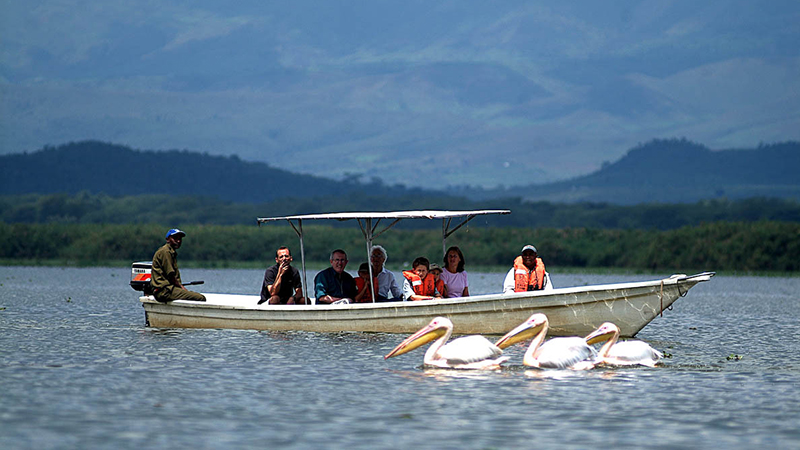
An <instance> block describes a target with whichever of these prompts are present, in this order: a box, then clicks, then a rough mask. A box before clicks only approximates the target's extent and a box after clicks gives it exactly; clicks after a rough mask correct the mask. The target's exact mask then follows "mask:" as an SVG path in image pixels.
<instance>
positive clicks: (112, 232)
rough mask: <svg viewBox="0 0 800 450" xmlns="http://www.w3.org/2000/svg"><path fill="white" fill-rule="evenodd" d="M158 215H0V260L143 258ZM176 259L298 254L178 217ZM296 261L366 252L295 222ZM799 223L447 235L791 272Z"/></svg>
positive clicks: (586, 253)
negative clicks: (128, 219) (7, 219)
mask: <svg viewBox="0 0 800 450" xmlns="http://www.w3.org/2000/svg"><path fill="white" fill-rule="evenodd" d="M167 228H169V227H167V226H163V225H158V224H146V223H143V224H76V223H45V224H39V223H34V224H23V223H4V222H0V260H2V261H3V263H5V264H45V263H48V262H57V263H59V264H75V265H117V264H128V263H130V262H132V261H142V260H150V259H151V258H152V255H153V253H154V252H155V250H156V249H157V248H158V247H159V246H161V245H163V243H164V233H165V231H166V229H167ZM182 229H184V231H186V232H187V233H188V236H187V237H186V238H185V240H184V245H183V247H181V249H180V251H179V254H180V259H181V262H182V264H190V265H195V266H200V267H220V266H223V267H224V266H227V265H235V264H237V263H248V264H250V265H253V266H266V265H268V264H274V255H275V250H276V249H277V248H278V247H280V246H283V245H287V246H289V247H290V248H291V249H292V251H293V253H294V254H295V256H296V257H297V259H298V260H299V244H298V238H297V235H296V234H295V232H294V230H293V229H292V228H291V227H289V226H288V225H280V224H267V225H264V226H261V227H256V226H244V225H204V224H197V225H187V226H185V227H182ZM304 230H305V241H304V244H305V249H306V260H307V261H308V262H309V263H311V264H315V265H317V266H323V265H326V264H327V261H328V257H329V254H330V252H331V251H332V250H333V249H336V248H342V249H344V250H345V251H347V253H348V255H349V257H350V260H351V266H349V268H350V269H352V270H355V268H357V267H358V264H360V263H361V262H364V261H366V248H365V244H364V240H363V237H362V235H361V231H360V230H359V229H358V227H357V226H356V225H355V224H354V223H350V226H349V227H346V228H337V227H331V226H326V225H310V226H305V225H304ZM799 238H800V223H796V222H795V223H791V222H775V221H758V222H714V223H704V224H700V225H696V226H686V227H680V228H676V229H673V230H664V231H660V230H655V229H646V230H645V229H627V230H625V229H602V228H588V227H575V228H569V227H567V228H552V227H542V228H528V227H525V228H523V227H503V228H500V227H485V226H473V225H468V226H466V227H464V228H462V229H461V230H459V231H458V232H457V233H456V234H454V235H453V236H452V237H451V238H449V239H448V242H447V243H448V246H449V245H458V246H460V247H461V248H462V250H463V251H464V253H465V258H466V262H467V269H468V270H470V269H472V270H476V269H477V268H492V267H494V268H496V267H508V266H510V265H511V262H512V260H513V259H514V257H515V256H516V255H517V254H518V253H519V250H520V248H521V247H522V246H523V245H525V244H529V243H530V244H534V245H535V246H536V247H537V248H538V249H539V253H540V256H541V257H542V258H543V259H544V261H545V263H546V264H547V265H548V267H551V268H552V267H562V268H566V267H573V268H622V269H633V270H651V271H657V272H695V271H705V270H709V271H734V272H739V273H747V272H768V271H774V272H796V271H798V269H800V239H799ZM375 243H376V244H381V245H383V246H384V247H385V248H386V249H387V251H388V253H389V261H388V263H387V266H388V267H389V268H392V269H395V270H396V269H401V268H404V267H407V266H408V264H409V262H410V261H412V260H413V259H414V258H415V257H417V256H427V257H428V258H430V259H431V260H432V261H434V262H438V261H441V256H442V244H441V231H440V230H419V229H417V230H415V229H392V230H391V231H389V232H387V233H385V234H383V235H381V236H380V238H379V239H378V240H377V241H376V242H375Z"/></svg>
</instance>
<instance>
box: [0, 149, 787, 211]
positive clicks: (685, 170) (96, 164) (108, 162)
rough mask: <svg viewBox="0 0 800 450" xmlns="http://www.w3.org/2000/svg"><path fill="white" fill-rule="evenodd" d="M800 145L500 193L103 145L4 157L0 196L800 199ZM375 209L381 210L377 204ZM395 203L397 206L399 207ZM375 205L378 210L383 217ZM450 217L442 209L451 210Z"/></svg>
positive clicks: (650, 153) (613, 168) (640, 152)
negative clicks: (389, 182) (318, 173)
mask: <svg viewBox="0 0 800 450" xmlns="http://www.w3.org/2000/svg"><path fill="white" fill-rule="evenodd" d="M798 173H800V143H798V142H786V143H779V144H771V145H762V146H759V147H758V148H756V149H751V150H719V151H712V150H709V149H708V148H706V147H705V146H703V145H700V144H697V143H693V142H691V141H688V140H686V139H668V140H653V141H650V142H648V143H646V144H642V145H640V146H638V147H636V148H633V149H631V150H630V151H629V152H628V153H627V154H626V155H625V156H624V157H623V158H621V159H620V160H619V161H616V162H614V163H609V164H606V165H604V166H603V168H602V169H600V170H598V171H597V172H594V173H592V174H589V175H586V176H583V177H578V178H574V179H572V180H568V181H564V182H558V183H550V184H543V185H528V186H515V187H509V188H504V189H494V190H482V189H472V188H457V189H449V190H447V191H446V192H443V191H437V190H433V189H423V188H422V187H419V186H425V185H427V183H426V182H424V179H423V178H419V179H413V180H409V183H410V185H412V186H414V187H413V188H408V187H405V186H402V185H393V186H388V185H385V184H384V183H383V182H382V181H381V180H380V179H378V178H371V179H369V180H361V179H360V177H359V176H357V175H353V176H351V177H350V178H349V179H347V180H344V181H337V180H332V179H328V178H322V177H317V176H312V175H303V174H297V173H292V172H289V171H286V170H282V169H278V168H275V167H272V166H270V165H268V164H264V163H258V162H246V161H242V160H240V159H239V158H238V157H236V156H230V157H224V156H212V155H208V154H204V153H196V152H189V151H186V150H182V151H178V150H170V151H143V150H133V149H131V148H129V147H125V146H122V145H115V144H109V143H103V142H97V141H85V142H77V143H69V144H66V145H61V146H59V147H46V148H44V149H42V150H39V151H36V152H33V153H23V154H12V155H4V156H0V194H3V195H9V194H26V193H37V194H51V193H66V194H75V193H78V192H81V191H86V192H90V193H105V194H108V195H111V196H125V195H137V194H172V195H201V196H208V197H216V198H219V199H222V200H226V201H231V202H240V203H261V202H270V201H274V200H276V199H283V198H290V197H291V198H309V197H339V200H342V201H345V203H346V199H347V198H348V196H350V197H351V198H355V194H356V193H357V194H359V196H361V197H363V196H365V195H367V196H369V197H370V198H376V199H379V198H381V197H383V198H386V197H403V198H404V200H402V201H401V202H399V203H400V204H402V203H403V202H405V201H406V200H405V199H407V198H414V199H417V200H418V199H419V198H422V197H429V198H431V204H433V203H432V202H433V197H437V199H436V204H442V203H444V204H445V205H446V204H448V200H447V199H446V198H443V197H446V196H448V195H449V196H463V197H468V198H471V199H473V200H486V199H492V198H494V199H498V198H509V197H517V198H522V199H523V200H527V201H548V202H553V203H574V202H594V203H612V204H620V205H630V204H638V203H655V202H658V203H694V202H697V201H700V200H705V199H713V198H728V199H743V198H752V197H775V198H793V199H800V176H798V175H797V174H798ZM375 203H381V202H380V201H379V200H375ZM397 203H398V202H393V203H392V204H393V205H395V204H397ZM384 205H388V203H385V204H376V205H375V206H374V207H373V209H375V210H379V209H381V206H384ZM445 207H446V206H445Z"/></svg>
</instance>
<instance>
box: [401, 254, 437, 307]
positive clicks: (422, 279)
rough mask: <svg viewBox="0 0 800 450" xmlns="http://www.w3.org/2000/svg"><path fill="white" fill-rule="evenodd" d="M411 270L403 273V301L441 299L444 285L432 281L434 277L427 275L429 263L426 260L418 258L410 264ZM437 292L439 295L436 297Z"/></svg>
mask: <svg viewBox="0 0 800 450" xmlns="http://www.w3.org/2000/svg"><path fill="white" fill-rule="evenodd" d="M411 267H412V270H405V271H403V276H404V277H405V278H406V279H405V281H404V282H403V297H405V300H406V301H408V300H431V299H433V298H442V296H441V292H442V291H443V290H444V283H443V282H442V280H439V282H438V283H437V282H436V281H434V278H435V277H434V276H433V274H432V273H429V269H430V262H429V261H428V258H425V257H423V256H420V257H419V258H417V259H415V260H414V262H413V263H412V264H411ZM437 291H438V293H439V294H440V295H436V294H437Z"/></svg>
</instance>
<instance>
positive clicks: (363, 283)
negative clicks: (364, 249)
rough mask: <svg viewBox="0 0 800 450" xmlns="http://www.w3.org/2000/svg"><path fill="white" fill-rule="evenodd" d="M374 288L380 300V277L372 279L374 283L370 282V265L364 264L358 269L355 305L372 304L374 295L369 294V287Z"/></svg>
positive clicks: (376, 296)
mask: <svg viewBox="0 0 800 450" xmlns="http://www.w3.org/2000/svg"><path fill="white" fill-rule="evenodd" d="M370 286H373V288H372V289H373V290H374V292H375V298H376V299H377V298H378V277H372V283H370V281H369V265H368V264H367V263H363V264H361V265H360V266H359V267H358V277H356V292H357V294H356V296H355V298H353V302H354V303H372V295H371V294H370V293H369V287H370Z"/></svg>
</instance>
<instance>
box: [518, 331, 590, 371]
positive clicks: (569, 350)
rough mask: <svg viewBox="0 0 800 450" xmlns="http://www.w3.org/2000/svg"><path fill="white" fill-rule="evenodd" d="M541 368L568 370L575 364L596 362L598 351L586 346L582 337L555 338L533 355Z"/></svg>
mask: <svg viewBox="0 0 800 450" xmlns="http://www.w3.org/2000/svg"><path fill="white" fill-rule="evenodd" d="M533 357H534V359H535V360H536V361H537V362H538V363H539V367H541V368H546V369H567V368H569V367H572V366H574V365H575V364H577V363H579V362H581V361H586V360H594V358H595V357H597V351H596V350H595V349H594V348H592V347H590V346H589V345H587V344H586V341H585V340H584V338H581V337H563V338H553V339H550V340H549V341H547V342H545V343H544V344H542V345H541V346H540V347H539V348H538V349H536V351H535V352H534V354H533Z"/></svg>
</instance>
